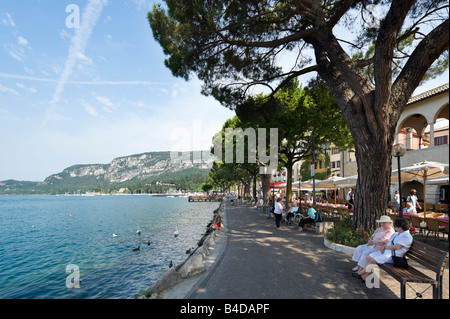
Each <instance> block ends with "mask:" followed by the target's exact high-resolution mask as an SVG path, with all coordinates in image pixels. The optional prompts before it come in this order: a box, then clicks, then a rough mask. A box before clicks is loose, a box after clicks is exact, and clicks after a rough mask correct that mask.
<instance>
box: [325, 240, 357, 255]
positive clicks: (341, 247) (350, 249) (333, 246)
mask: <svg viewBox="0 0 450 319" xmlns="http://www.w3.org/2000/svg"><path fill="white" fill-rule="evenodd" d="M323 244H324V245H325V247H327V248H329V249H333V250H335V251H339V252H342V253H344V254H350V255H353V254H354V253H355V250H356V248H355V247H349V246H344V245H340V244H335V243H332V242H331V241H329V240H328V239H327V238H326V237H324V238H323Z"/></svg>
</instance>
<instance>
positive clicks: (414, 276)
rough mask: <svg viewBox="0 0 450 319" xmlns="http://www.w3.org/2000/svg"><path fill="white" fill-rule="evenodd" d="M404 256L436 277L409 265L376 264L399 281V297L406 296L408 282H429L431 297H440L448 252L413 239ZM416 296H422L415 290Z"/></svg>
mask: <svg viewBox="0 0 450 319" xmlns="http://www.w3.org/2000/svg"><path fill="white" fill-rule="evenodd" d="M405 256H407V257H408V258H409V259H411V260H414V261H416V262H417V263H419V264H421V265H422V266H424V267H426V268H427V269H429V270H432V271H433V272H435V273H436V278H431V277H429V276H428V275H426V274H424V273H422V272H421V271H419V270H417V269H415V268H414V267H411V265H409V267H408V268H401V267H395V266H394V265H393V264H382V265H378V266H379V267H380V268H381V269H383V270H384V271H386V272H387V273H388V274H389V275H391V276H392V277H393V278H394V279H396V280H397V281H398V282H400V297H401V299H405V298H406V284H407V283H408V282H415V283H425V284H430V285H431V286H432V287H433V299H442V278H443V275H444V267H445V264H446V263H447V260H448V252H444V251H442V250H439V249H437V248H434V247H431V246H429V245H427V244H424V243H422V242H420V241H414V242H413V244H412V245H411V248H410V249H409V251H408V252H407V253H406V254H405ZM427 289H428V288H427ZM416 296H417V297H419V298H422V295H421V293H418V292H416Z"/></svg>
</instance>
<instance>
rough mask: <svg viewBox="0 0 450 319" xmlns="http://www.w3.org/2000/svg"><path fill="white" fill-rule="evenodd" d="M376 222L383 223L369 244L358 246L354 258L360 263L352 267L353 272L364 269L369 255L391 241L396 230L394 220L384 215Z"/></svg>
mask: <svg viewBox="0 0 450 319" xmlns="http://www.w3.org/2000/svg"><path fill="white" fill-rule="evenodd" d="M376 222H378V223H380V224H381V225H380V227H378V228H377V229H376V230H375V232H374V233H373V235H372V236H371V237H370V239H369V241H368V242H367V244H365V245H360V246H358V247H356V250H355V252H354V254H353V257H352V259H353V260H354V261H356V262H358V265H357V266H356V267H355V268H353V269H352V271H353V273H357V272H358V271H360V270H361V269H363V267H364V265H365V263H366V257H367V255H369V254H371V253H373V252H375V251H380V250H381V249H382V248H384V246H386V244H387V243H388V242H389V238H390V237H391V236H392V234H393V233H394V232H395V231H394V228H392V220H391V218H390V217H389V216H387V215H383V216H381V218H380V219H378V220H376Z"/></svg>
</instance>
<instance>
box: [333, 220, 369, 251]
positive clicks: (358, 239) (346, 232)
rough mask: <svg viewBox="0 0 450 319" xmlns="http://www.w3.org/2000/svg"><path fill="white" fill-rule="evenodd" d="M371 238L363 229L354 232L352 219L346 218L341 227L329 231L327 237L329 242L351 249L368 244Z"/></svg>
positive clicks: (340, 224)
mask: <svg viewBox="0 0 450 319" xmlns="http://www.w3.org/2000/svg"><path fill="white" fill-rule="evenodd" d="M370 236H371V234H369V233H368V232H366V231H365V230H364V229H362V228H358V229H356V230H354V229H353V227H352V220H351V218H344V219H343V220H342V221H341V222H340V223H339V225H337V226H334V227H333V228H331V229H329V230H328V232H327V233H326V235H325V237H326V238H327V239H328V240H329V241H331V242H333V243H335V244H341V245H344V246H349V247H357V246H359V245H364V244H366V243H367V241H368V240H369V238H370Z"/></svg>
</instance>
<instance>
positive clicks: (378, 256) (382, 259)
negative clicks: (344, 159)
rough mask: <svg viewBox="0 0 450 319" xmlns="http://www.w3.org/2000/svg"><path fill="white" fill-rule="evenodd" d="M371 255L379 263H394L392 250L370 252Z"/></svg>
mask: <svg viewBox="0 0 450 319" xmlns="http://www.w3.org/2000/svg"><path fill="white" fill-rule="evenodd" d="M370 257H372V258H373V259H375V261H376V262H377V264H392V263H393V261H392V250H385V251H384V253H381V251H376V252H374V253H371V254H370Z"/></svg>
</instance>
